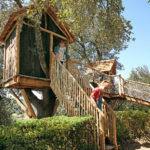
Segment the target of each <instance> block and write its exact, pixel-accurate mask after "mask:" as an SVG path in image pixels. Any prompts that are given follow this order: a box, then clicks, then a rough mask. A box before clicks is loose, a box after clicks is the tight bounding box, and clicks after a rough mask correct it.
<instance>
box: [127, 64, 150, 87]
mask: <svg viewBox="0 0 150 150" xmlns="http://www.w3.org/2000/svg"><path fill="white" fill-rule="evenodd" d="M129 79H130V80H134V81H139V82H144V83H148V84H150V71H149V68H148V66H146V65H144V66H142V67H137V68H135V69H132V71H131V73H130V77H129Z"/></svg>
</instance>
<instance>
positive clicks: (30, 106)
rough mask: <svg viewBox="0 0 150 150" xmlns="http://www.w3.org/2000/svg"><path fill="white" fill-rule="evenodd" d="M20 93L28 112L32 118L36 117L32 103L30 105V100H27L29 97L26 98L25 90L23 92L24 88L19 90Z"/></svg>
mask: <svg viewBox="0 0 150 150" xmlns="http://www.w3.org/2000/svg"><path fill="white" fill-rule="evenodd" d="M21 94H22V96H23V97H24V100H25V102H26V104H27V106H28V107H29V110H30V112H31V115H32V117H33V118H36V114H35V112H34V110H33V108H32V105H31V103H30V101H29V98H28V96H27V94H26V92H25V90H24V89H22V90H21Z"/></svg>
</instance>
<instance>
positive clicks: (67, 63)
mask: <svg viewBox="0 0 150 150" xmlns="http://www.w3.org/2000/svg"><path fill="white" fill-rule="evenodd" d="M68 46H69V42H68V41H67V45H66V52H67V53H68V54H69V47H68ZM66 68H67V69H69V59H68V58H67V57H66Z"/></svg>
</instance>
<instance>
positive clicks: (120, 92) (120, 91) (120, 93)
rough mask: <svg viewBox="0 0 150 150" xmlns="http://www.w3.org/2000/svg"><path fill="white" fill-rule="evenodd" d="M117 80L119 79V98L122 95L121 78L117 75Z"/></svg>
mask: <svg viewBox="0 0 150 150" xmlns="http://www.w3.org/2000/svg"><path fill="white" fill-rule="evenodd" d="M118 79H119V83H118V84H119V95H120V96H121V95H122V90H121V76H120V75H118Z"/></svg>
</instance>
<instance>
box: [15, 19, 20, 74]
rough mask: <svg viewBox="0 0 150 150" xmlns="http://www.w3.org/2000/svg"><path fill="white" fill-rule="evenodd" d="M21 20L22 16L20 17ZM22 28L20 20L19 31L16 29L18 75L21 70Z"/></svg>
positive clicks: (18, 23)
mask: <svg viewBox="0 0 150 150" xmlns="http://www.w3.org/2000/svg"><path fill="white" fill-rule="evenodd" d="M19 20H20V18H19ZM20 28H21V24H20V21H18V22H17V31H16V37H17V43H16V44H17V45H16V46H17V57H16V58H17V59H16V67H17V68H16V75H18V74H19V72H20V30H21V29H20Z"/></svg>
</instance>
